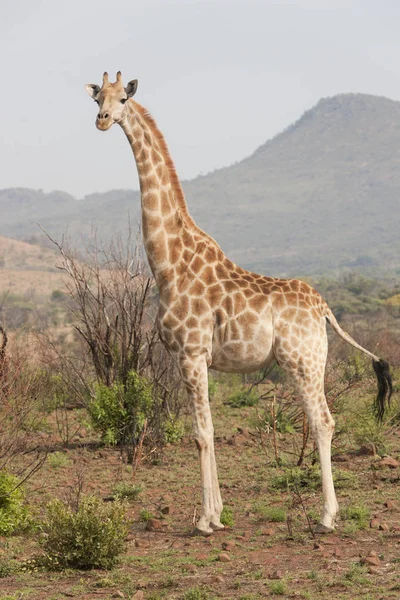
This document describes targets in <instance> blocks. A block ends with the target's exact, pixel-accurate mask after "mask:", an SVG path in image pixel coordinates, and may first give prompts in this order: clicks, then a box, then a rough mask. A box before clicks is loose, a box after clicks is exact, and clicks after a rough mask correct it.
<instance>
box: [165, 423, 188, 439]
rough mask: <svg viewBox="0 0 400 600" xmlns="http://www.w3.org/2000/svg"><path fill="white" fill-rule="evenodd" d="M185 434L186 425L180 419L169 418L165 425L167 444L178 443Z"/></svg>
mask: <svg viewBox="0 0 400 600" xmlns="http://www.w3.org/2000/svg"><path fill="white" fill-rule="evenodd" d="M184 435H185V425H184V424H183V423H182V421H180V420H179V419H176V420H175V421H173V420H172V419H168V421H167V422H166V423H165V426H164V438H165V441H166V442H167V444H178V443H179V442H180V441H181V440H182V438H183V436H184Z"/></svg>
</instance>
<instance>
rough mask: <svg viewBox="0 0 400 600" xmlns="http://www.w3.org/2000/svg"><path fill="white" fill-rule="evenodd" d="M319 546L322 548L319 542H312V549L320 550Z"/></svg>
mask: <svg viewBox="0 0 400 600" xmlns="http://www.w3.org/2000/svg"><path fill="white" fill-rule="evenodd" d="M321 548H322V545H321V544H319V543H318V542H315V543H314V550H321Z"/></svg>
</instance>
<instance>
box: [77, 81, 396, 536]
mask: <svg viewBox="0 0 400 600" xmlns="http://www.w3.org/2000/svg"><path fill="white" fill-rule="evenodd" d="M85 87H86V90H87V92H88V93H89V95H90V96H91V97H92V98H93V99H94V100H95V101H96V102H97V103H98V105H99V112H98V114H97V117H96V126H97V127H98V129H100V130H103V131H105V130H107V129H109V128H110V127H111V126H112V125H113V124H114V123H118V124H119V125H120V126H121V127H122V129H123V130H124V132H125V134H126V137H127V138H128V141H129V144H130V146H131V148H132V151H133V154H134V157H135V160H136V164H137V169H138V173H139V181H140V190H141V203H142V230H143V241H144V246H145V249H146V253H147V257H148V261H149V264H150V268H151V270H152V272H153V275H154V278H155V280H156V283H157V286H158V290H159V296H160V304H159V310H158V317H157V321H158V328H159V332H160V336H161V339H162V341H163V343H164V344H165V346H166V347H167V348H168V349H169V350H170V352H171V353H172V354H173V355H174V356H175V358H176V361H177V363H178V366H179V368H180V372H181V374H182V378H183V381H184V383H185V386H186V389H187V392H188V396H189V399H190V402H191V406H192V411H193V423H194V435H195V440H196V445H197V448H198V450H199V456H200V472H201V488H202V508H201V514H200V518H199V521H198V523H197V531H198V532H199V533H202V534H204V535H209V534H211V533H212V532H213V531H214V530H215V529H221V528H223V525H222V523H221V521H220V517H221V512H222V499H221V494H220V489H219V483H218V475H217V466H216V461H215V452H214V429H213V423H212V418H211V411H210V405H209V399H208V369H209V368H212V369H216V370H219V371H225V372H238V373H249V372H252V371H256V370H258V369H261V368H263V367H266V366H268V365H270V364H272V363H273V362H274V361H276V362H278V364H279V365H280V366H281V367H282V368H283V369H284V370H285V371H286V372H288V373H289V374H290V375H292V377H293V379H294V381H295V383H296V387H297V392H298V396H299V401H300V402H301V403H302V405H303V408H304V410H305V412H306V414H307V417H308V420H309V423H310V427H311V430H312V433H313V435H314V437H315V440H316V443H317V447H318V451H319V456H320V463H321V472H322V488H323V499H324V500H323V513H322V518H321V521H320V524H319V526H318V530H319V531H331V530H333V529H334V526H335V517H336V515H337V512H338V504H337V500H336V495H335V490H334V486H333V478H332V468H331V440H332V435H333V431H334V421H333V419H332V417H331V414H330V412H329V408H328V405H327V403H326V399H325V393H324V371H325V363H326V358H327V349H328V344H327V333H326V322H328V323H329V324H330V325H331V326H332V327H333V329H334V330H335V331H336V333H337V334H338V335H339V336H340V337H342V338H343V339H344V340H345V341H346V342H348V343H349V344H351V345H352V346H354V347H355V348H358V349H359V350H361V351H362V352H364V353H365V354H367V355H368V356H369V357H370V358H372V361H373V366H374V370H375V373H376V376H377V380H378V395H377V399H376V408H377V413H378V416H379V417H380V418H382V416H383V412H384V409H385V406H386V405H387V403H388V402H389V400H390V395H391V392H392V382H391V376H390V373H389V367H388V364H387V363H386V362H385V361H384V360H382V359H380V358H379V357H378V356H375V355H374V354H372V353H371V352H369V351H368V350H366V349H365V348H363V347H362V346H360V345H359V344H357V342H355V341H354V340H353V339H352V338H351V337H350V336H349V335H348V334H347V333H346V332H344V331H343V330H342V329H341V327H340V325H339V324H338V322H337V320H336V318H335V317H334V315H333V313H332V311H331V310H330V308H329V306H328V305H327V303H326V302H325V301H324V300H323V298H322V297H321V295H320V294H319V293H318V292H317V291H316V290H314V289H313V288H312V287H311V286H309V285H308V284H307V283H304V282H302V281H299V280H296V279H277V278H274V277H265V276H261V275H257V274H255V273H251V272H249V271H246V270H245V269H242V268H241V267H239V266H237V265H236V264H234V263H233V262H232V261H230V260H229V259H228V258H227V257H226V256H225V254H224V253H223V252H222V250H221V248H220V247H219V246H218V244H217V243H216V241H215V240H214V239H213V238H212V237H210V236H209V235H208V234H207V233H205V232H204V231H202V230H201V229H200V228H199V227H198V226H197V225H196V223H195V222H194V221H193V219H192V218H191V216H190V215H189V212H188V209H187V205H186V201H185V198H184V194H183V191H182V187H181V185H180V182H179V179H178V176H177V174H176V171H175V167H174V164H173V162H172V159H171V156H170V154H169V151H168V148H167V145H166V142H165V140H164V137H163V135H162V133H161V132H160V130H159V129H158V127H157V125H156V123H155V122H154V120H153V119H152V117H151V116H150V114H149V113H148V112H147V110H146V109H145V108H143V107H142V106H141V105H140V104H138V103H137V102H135V101H134V100H133V99H132V96H133V95H134V94H135V92H136V90H137V80H133V81H130V82H129V83H128V84H127V86H126V87H124V86H123V84H122V78H121V74H120V72H118V74H117V79H116V81H115V83H110V82H109V80H108V75H107V73H105V74H104V76H103V84H102V86H101V87H100V86H98V85H95V84H89V85H87V86H85Z"/></svg>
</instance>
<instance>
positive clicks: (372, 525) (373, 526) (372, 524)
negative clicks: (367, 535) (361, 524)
mask: <svg viewBox="0 0 400 600" xmlns="http://www.w3.org/2000/svg"><path fill="white" fill-rule="evenodd" d="M380 524H381V523H380V521H378V519H371V520H370V522H369V526H370V528H371V529H379V526H380Z"/></svg>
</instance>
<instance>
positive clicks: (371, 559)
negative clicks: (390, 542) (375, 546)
mask: <svg viewBox="0 0 400 600" xmlns="http://www.w3.org/2000/svg"><path fill="white" fill-rule="evenodd" d="M363 562H364V563H365V564H367V565H372V566H373V567H379V565H380V564H381V561H380V560H379V557H378V556H367V558H365V559H364V561H363Z"/></svg>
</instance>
